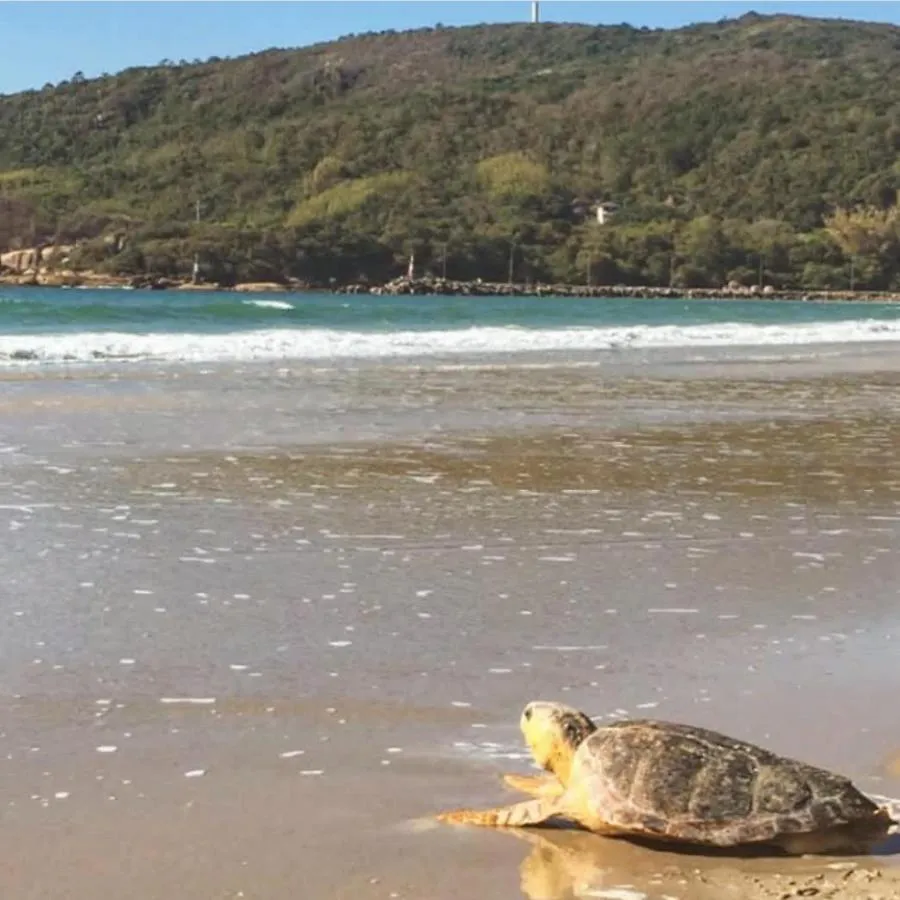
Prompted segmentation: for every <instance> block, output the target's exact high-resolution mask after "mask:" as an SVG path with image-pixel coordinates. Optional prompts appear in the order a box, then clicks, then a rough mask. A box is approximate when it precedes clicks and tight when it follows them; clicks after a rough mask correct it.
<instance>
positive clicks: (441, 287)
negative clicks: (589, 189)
mask: <svg viewBox="0 0 900 900" xmlns="http://www.w3.org/2000/svg"><path fill="white" fill-rule="evenodd" d="M336 292H337V293H342V294H378V295H403V294H407V295H410V294H412V295H421V296H424V295H427V294H443V295H455V296H463V297H497V296H499V297H525V296H530V297H534V296H537V297H633V298H635V299H641V298H653V297H657V298H666V297H670V298H673V299H674V298H688V299H697V300H700V299H703V300H750V299H753V298H765V299H770V300H869V301H873V302H882V303H883V302H889V301H900V294H893V293H886V292H885V293H883V292H877V291H790V290H777V289H776V288H773V287H772V286H771V285H767V286H766V287H764V288H762V289H760V288H758V287H756V286H755V285H754V286H753V287H742V286H740V285H737V284H735V283H733V282H732V283H731V284H729V285H727V286H725V287H721V288H676V287H636V286H632V285H624V284H616V285H609V284H607V285H578V284H542V283H536V284H521V283H519V284H507V283H505V282H489V281H481V280H480V279H479V280H476V281H451V280H449V279H445V278H413V279H410V278H395V279H394V280H393V281H389V282H387V284H383V285H377V286H374V287H370V286H369V285H362V284H349V285H345V286H343V287H339V288H336Z"/></svg>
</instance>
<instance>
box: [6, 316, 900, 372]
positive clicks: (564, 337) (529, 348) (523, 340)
mask: <svg viewBox="0 0 900 900" xmlns="http://www.w3.org/2000/svg"><path fill="white" fill-rule="evenodd" d="M896 341H900V321H885V320H878V319H851V320H844V321H838V322H814V323H803V324H799V323H796V324H793V323H792V324H779V325H754V324H750V323H744V322H724V323H713V324H703V325H636V326H627V327H621V326H620V327H582V328H553V329H539V328H522V327H472V328H460V329H448V330H434V331H425V330H423V331H412V330H407V331H384V332H376V331H339V330H333V329H318V328H294V329H259V330H252V331H240V332H226V333H220V334H193V333H187V332H178V333H152V332H151V333H142V334H131V333H127V332H102V331H87V332H76V333H68V334H66V333H45V334H11V335H9V334H8V335H0V365H5V366H9V365H23V364H29V363H31V364H34V363H61V362H97V361H102V360H118V361H121V360H159V361H170V362H217V361H221V362H226V361H251V360H277V359H307V360H318V359H355V358H359V359H367V358H368V359H379V358H391V357H411V356H413V357H414V356H435V355H462V354H493V353H528V352H553V351H591V350H598V351H601V350H620V349H622V350H624V349H650V348H667V347H671V348H677V347H730V346H734V347H740V346H790V347H796V346H800V345H810V344H838V343H869V342H896Z"/></svg>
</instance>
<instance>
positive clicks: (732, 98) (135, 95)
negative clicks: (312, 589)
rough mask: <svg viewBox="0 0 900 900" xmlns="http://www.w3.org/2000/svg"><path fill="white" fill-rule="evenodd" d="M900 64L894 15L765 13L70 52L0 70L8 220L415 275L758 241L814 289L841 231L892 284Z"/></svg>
mask: <svg viewBox="0 0 900 900" xmlns="http://www.w3.org/2000/svg"><path fill="white" fill-rule="evenodd" d="M898 72H900V28H896V27H893V26H889V25H875V24H865V23H857V22H844V21H834V20H816V19H806V18H797V17H788V16H772V17H769V16H759V15H755V14H750V15H747V16H744V17H742V18H741V19H738V20H733V21H731V20H729V21H723V22H719V23H717V24H713V25H700V26H692V27H689V28H683V29H679V30H676V31H664V30H648V29H634V28H631V27H627V26H617V27H590V26H585V25H557V24H541V25H527V24H521V25H490V26H479V27H473V28H442V27H437V28H434V29H424V30H418V31H411V32H404V33H394V32H385V33H381V34H368V35H362V36H351V37H348V38H345V39H342V40H339V41H335V42H333V43H329V44H322V45H318V46H314V47H310V48H307V49H303V50H269V51H266V52H263V53H258V54H254V55H251V56H246V57H242V58H239V59H231V60H218V59H211V60H209V61H207V62H204V63H186V62H182V63H169V62H164V63H161V64H160V65H158V66H154V67H150V68H139V69H130V70H127V71H125V72H122V73H120V74H118V75H111V76H104V77H102V78H98V79H92V80H86V79H84V78H83V77H81V76H80V75H78V74H76V75H75V76H73V78H72V79H71V80H70V81H68V82H65V83H63V84H59V85H56V86H52V85H47V86H46V87H44V89H43V90H40V91H30V92H25V93H21V94H16V95H12V96H5V97H0V247H5V248H15V247H18V246H30V245H32V244H34V243H38V242H51V241H52V242H62V243H71V242H75V241H77V242H79V246H78V249H77V250H76V252H75V254H74V262H75V264H78V265H83V266H91V267H94V268H101V269H103V268H105V269H106V270H108V271H119V272H142V271H145V270H148V271H153V272H155V273H159V274H176V273H178V272H184V271H186V270H187V269H188V268H189V266H190V260H191V257H192V255H193V253H194V252H195V251H199V252H200V253H201V254H202V256H201V258H202V260H203V263H204V269H205V273H206V274H207V275H208V277H210V278H215V279H230V278H234V277H240V278H242V279H251V280H252V279H270V278H277V277H281V276H284V275H290V276H293V277H297V278H301V279H308V280H312V281H318V282H322V281H326V280H327V279H329V278H336V279H338V280H352V279H357V278H359V277H369V278H378V279H381V278H385V277H389V276H392V275H396V274H399V272H400V271H402V270H403V268H404V267H405V262H404V261H405V259H406V257H407V255H408V254H409V252H411V251H413V250H415V252H416V260H417V264H418V266H419V268H420V269H422V268H430V269H431V270H432V271H433V272H435V273H436V274H441V272H442V271H443V270H444V267H446V271H447V275H448V276H451V277H456V278H466V277H476V276H481V277H484V278H485V279H505V278H506V277H507V276H508V273H509V269H510V262H511V263H512V267H513V274H514V276H515V277H517V278H526V277H528V278H535V279H541V280H550V279H556V280H567V281H581V280H584V279H585V278H586V277H587V273H588V269H589V267H590V272H591V277H592V278H593V279H594V281H609V282H613V281H615V282H618V281H621V282H626V283H647V284H668V283H669V281H670V279H671V280H672V281H673V282H674V283H676V284H692V285H698V286H703V285H718V284H721V283H723V282H725V281H727V280H737V281H741V282H743V283H755V281H756V279H757V278H758V277H759V268H760V263H762V266H763V268H764V273H763V276H764V278H765V280H766V281H767V282H768V283H772V284H775V285H777V286H798V287H810V288H812V287H829V286H831V287H844V286H846V285H847V282H848V280H849V279H850V277H851V259H850V257H851V255H852V256H853V262H852V271H853V277H854V279H855V281H856V284H857V286H867V287H873V288H877V287H895V288H896V287H900V266H898V264H897V262H896V260H897V258H898V256H900V254H898V253H897V249H898V238H897V232H898V228H897V227H896V223H895V220H894V213H893V212H892V209H893V206H894V203H895V201H896V197H897V190H898V188H900V165H898V149H900V78H898V77H897V75H898ZM198 200H199V201H200V203H201V221H200V222H199V223H196V222H195V221H194V218H195V203H196V201H198ZM599 201H613V202H615V203H616V204H618V205H619V211H618V213H617V214H616V215H615V217H614V219H613V220H612V222H611V223H607V224H605V225H598V224H597V222H596V219H595V217H594V216H593V214H592V213H591V204H592V203H596V202H599ZM857 205H865V206H867V207H869V209H867V210H866V212H865V214H864V215H861V217H857V219H856V220H855V219H854V217H853V216H849V217H847V216H845V217H844V220H842V221H838V222H830V220H829V219H828V217H829V216H830V215H831V214H832V213H833V211H834V210H835V209H837V208H840V207H843V208H846V209H852V208H855V207H856V206H857ZM857 220H858V221H857ZM874 220H877V222H876V223H875V226H873V225H872V222H873V221H874ZM827 223H830V225H831V228H830V230H826V228H825V225H826V224H827ZM876 226H877V227H876ZM872 227H876V231H877V234H875V235H874V236H873V234H872V231H871V229H872ZM860 229H863V231H864V232H865V234H863V235H862V237H861V236H860ZM866 229H868V230H866Z"/></svg>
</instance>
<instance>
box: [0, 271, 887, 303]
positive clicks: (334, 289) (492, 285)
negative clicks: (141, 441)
mask: <svg viewBox="0 0 900 900" xmlns="http://www.w3.org/2000/svg"><path fill="white" fill-rule="evenodd" d="M3 286H6V287H57V288H68V289H91V288H93V289H96V290H114V289H120V290H150V291H185V292H194V291H203V292H206V291H222V292H234V293H280V294H310V293H315V294H323V293H325V294H334V295H349V294H353V295H366V294H367V295H370V296H376V297H381V296H417V297H425V296H445V297H572V298H580V299H586V298H593V299H598V300H601V299H605V300H609V299H622V298H626V299H635V300H674V299H679V300H680V299H685V300H773V301H777V300H785V301H800V302H807V303H829V302H831V303H900V292H895V291H849V290H835V291H807V290H795V289H776V288H773V287H771V286H766V287H763V288H762V289H760V288H759V287H756V286H753V287H744V286H740V285H735V284H730V285H726V286H723V287H719V288H696V287H686V288H675V287H653V286H636V285H624V284H614V285H613V284H605V285H583V284H581V285H579V284H556V283H554V284H544V283H542V282H537V283H527V282H526V283H523V282H514V283H507V282H488V281H481V280H476V281H456V280H453V279H444V278H413V279H410V278H406V277H402V278H395V279H393V280H391V281H388V282H385V283H382V284H363V283H359V282H354V283H349V284H343V285H315V284H309V283H303V282H286V283H282V282H275V281H264V282H241V283H238V284H234V285H223V284H219V283H214V282H200V283H196V284H195V283H193V282H191V281H190V280H179V279H173V278H165V277H162V276H116V275H98V274H97V273H95V272H71V271H66V272H44V273H37V274H34V273H26V274H21V273H19V274H13V273H9V272H6V273H0V287H3Z"/></svg>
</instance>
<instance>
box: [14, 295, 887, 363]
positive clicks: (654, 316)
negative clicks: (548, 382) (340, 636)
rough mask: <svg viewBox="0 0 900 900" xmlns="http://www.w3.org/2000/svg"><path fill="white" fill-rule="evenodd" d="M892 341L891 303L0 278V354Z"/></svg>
mask: <svg viewBox="0 0 900 900" xmlns="http://www.w3.org/2000/svg"><path fill="white" fill-rule="evenodd" d="M896 341H900V306H895V305H890V304H873V303H866V304H861V303H809V302H799V301H798V302H784V301H778V302H772V301H746V302H743V301H706V300H656V299H654V300H640V299H638V300H635V299H573V298H560V297H486V298H484V297H483V298H472V299H468V298H461V297H369V296H366V297H347V296H333V295H328V294H295V295H291V294H255V295H253V296H252V297H248V296H246V295H241V294H236V293H228V292H209V293H206V292H204V293H159V292H144V291H129V290H65V289H58V288H47V289H41V288H9V287H3V288H0V366H22V365H29V364H30V365H34V364H45V365H46V364H54V363H73V362H74V363H77V362H93V363H97V362H103V361H105V360H108V361H127V360H153V361H158V362H231V361H234V362H243V361H250V360H281V359H283V360H326V359H335V360H337V359H350V360H352V359H383V358H398V357H423V356H425V357H427V356H435V355H437V356H442V357H445V356H450V357H453V356H460V355H471V354H476V355H478V354H525V353H535V352H538V353H548V352H549V353H566V352H569V353H573V352H585V351H587V352H590V351H603V350H625V349H629V348H633V349H647V348H679V347H685V348H688V347H724V348H727V347H746V346H767V347H773V346H774V347H777V346H788V347H797V346H803V345H814V344H831V345H834V344H855V345H858V344H860V343H869V342H881V343H884V342H896Z"/></svg>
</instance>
